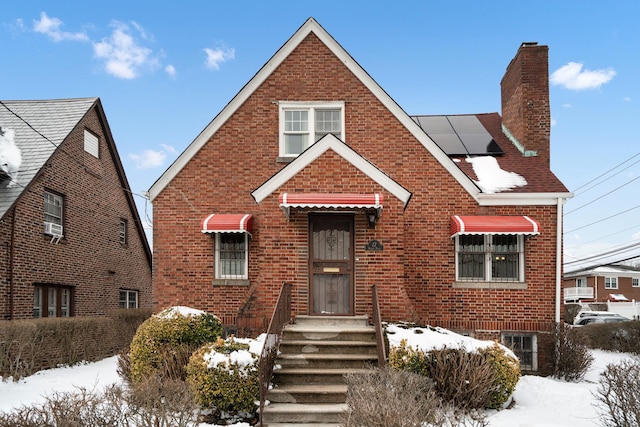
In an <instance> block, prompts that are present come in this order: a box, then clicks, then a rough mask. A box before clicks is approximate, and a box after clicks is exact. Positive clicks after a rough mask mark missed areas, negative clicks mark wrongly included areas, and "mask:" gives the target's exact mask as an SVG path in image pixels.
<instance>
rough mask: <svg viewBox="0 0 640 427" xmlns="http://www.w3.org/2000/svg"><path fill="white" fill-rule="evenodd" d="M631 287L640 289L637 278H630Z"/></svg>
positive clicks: (639, 280)
mask: <svg viewBox="0 0 640 427" xmlns="http://www.w3.org/2000/svg"><path fill="white" fill-rule="evenodd" d="M631 287H632V288H640V279H638V278H637V277H632V278H631Z"/></svg>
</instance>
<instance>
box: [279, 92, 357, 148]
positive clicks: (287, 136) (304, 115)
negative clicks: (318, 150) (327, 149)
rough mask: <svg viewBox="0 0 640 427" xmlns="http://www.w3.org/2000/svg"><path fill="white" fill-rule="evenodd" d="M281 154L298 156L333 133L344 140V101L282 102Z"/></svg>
mask: <svg viewBox="0 0 640 427" xmlns="http://www.w3.org/2000/svg"><path fill="white" fill-rule="evenodd" d="M279 105H280V157H296V156H298V155H299V154H300V153H302V152H303V151H304V150H306V149H307V148H309V146H310V145H311V144H313V143H314V142H316V141H318V140H319V139H320V138H322V137H323V136H325V135H327V134H329V133H331V134H333V135H335V136H336V137H337V138H339V139H340V140H342V141H344V102H312V103H309V102H284V101H283V102H280V103H279Z"/></svg>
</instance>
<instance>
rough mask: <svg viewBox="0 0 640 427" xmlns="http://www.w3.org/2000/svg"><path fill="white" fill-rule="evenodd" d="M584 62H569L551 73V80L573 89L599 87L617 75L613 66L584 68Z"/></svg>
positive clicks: (555, 83) (553, 82)
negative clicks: (602, 68) (604, 68)
mask: <svg viewBox="0 0 640 427" xmlns="http://www.w3.org/2000/svg"><path fill="white" fill-rule="evenodd" d="M583 67H584V64H581V63H578V62H569V63H568V64H566V65H563V66H562V67H560V68H558V69H557V70H556V71H554V72H553V73H552V74H551V77H550V81H551V83H552V84H554V85H559V86H564V87H565V88H567V89H571V90H585V89H597V88H599V87H600V86H602V85H603V84H605V83H608V82H609V81H610V80H611V79H613V77H614V76H615V75H616V71H615V70H614V69H613V68H607V69H606V70H583V69H582V68H583Z"/></svg>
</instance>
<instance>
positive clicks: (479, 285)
mask: <svg viewBox="0 0 640 427" xmlns="http://www.w3.org/2000/svg"><path fill="white" fill-rule="evenodd" d="M451 287H452V288H454V289H527V283H526V282H460V281H458V282H453V284H452V285H451Z"/></svg>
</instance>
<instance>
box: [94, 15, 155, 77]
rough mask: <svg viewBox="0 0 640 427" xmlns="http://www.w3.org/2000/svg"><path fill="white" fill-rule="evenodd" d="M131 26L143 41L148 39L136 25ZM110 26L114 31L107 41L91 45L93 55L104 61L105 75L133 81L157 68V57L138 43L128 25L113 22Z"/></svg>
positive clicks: (103, 40) (105, 39)
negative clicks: (146, 71)
mask: <svg viewBox="0 0 640 427" xmlns="http://www.w3.org/2000/svg"><path fill="white" fill-rule="evenodd" d="M132 25H133V27H134V29H135V30H136V31H137V35H139V36H140V37H141V38H143V39H145V40H146V39H148V38H149V37H148V36H147V35H146V34H145V32H144V30H143V29H142V28H141V27H140V26H139V25H138V24H136V23H133V24H132ZM112 26H114V27H115V29H114V30H113V32H112V33H111V36H110V37H109V38H108V39H107V38H104V39H102V41H101V42H98V43H94V44H93V53H94V55H95V56H96V57H97V58H99V59H102V60H104V67H105V70H106V71H107V73H109V74H111V75H113V76H115V77H119V78H122V79H134V78H136V77H138V76H139V75H140V74H141V73H142V72H143V71H144V70H148V69H155V68H157V67H158V66H159V60H158V58H157V56H156V55H154V53H153V51H152V50H151V49H149V48H147V47H145V46H143V45H141V44H140V43H139V42H138V40H137V39H136V37H135V36H134V35H132V32H131V29H130V28H129V26H128V25H126V24H124V23H121V22H114V23H113V24H112Z"/></svg>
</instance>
